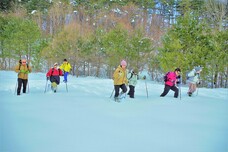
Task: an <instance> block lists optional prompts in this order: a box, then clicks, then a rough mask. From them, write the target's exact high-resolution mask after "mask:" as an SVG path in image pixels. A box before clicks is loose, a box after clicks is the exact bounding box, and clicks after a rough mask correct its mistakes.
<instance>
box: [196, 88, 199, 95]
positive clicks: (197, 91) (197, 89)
mask: <svg viewBox="0 0 228 152" xmlns="http://www.w3.org/2000/svg"><path fill="white" fill-rule="evenodd" d="M198 93H199V87H197V92H196V96H198Z"/></svg>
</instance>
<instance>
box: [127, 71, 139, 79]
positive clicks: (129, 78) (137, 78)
mask: <svg viewBox="0 0 228 152" xmlns="http://www.w3.org/2000/svg"><path fill="white" fill-rule="evenodd" d="M132 76H133V73H132V72H131V76H130V78H128V80H130V79H131V78H132ZM138 79H139V77H138V74H137V80H138Z"/></svg>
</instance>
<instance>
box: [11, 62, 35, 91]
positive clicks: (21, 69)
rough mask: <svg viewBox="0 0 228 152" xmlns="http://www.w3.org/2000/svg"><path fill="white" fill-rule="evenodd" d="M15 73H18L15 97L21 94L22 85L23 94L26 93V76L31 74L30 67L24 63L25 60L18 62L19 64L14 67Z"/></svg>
mask: <svg viewBox="0 0 228 152" xmlns="http://www.w3.org/2000/svg"><path fill="white" fill-rule="evenodd" d="M14 70H15V72H17V73H18V79H17V81H18V87H17V95H20V94H21V86H22V84H23V91H22V92H23V93H26V87H27V83H28V74H29V73H31V72H32V69H31V66H29V65H28V64H27V63H26V60H25V59H22V60H19V64H18V65H17V66H16V67H15V69H14Z"/></svg>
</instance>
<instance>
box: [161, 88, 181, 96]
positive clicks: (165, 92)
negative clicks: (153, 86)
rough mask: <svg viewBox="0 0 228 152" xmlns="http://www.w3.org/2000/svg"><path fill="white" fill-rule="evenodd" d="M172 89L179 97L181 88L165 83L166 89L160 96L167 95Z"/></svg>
mask: <svg viewBox="0 0 228 152" xmlns="http://www.w3.org/2000/svg"><path fill="white" fill-rule="evenodd" d="M170 89H171V90H173V91H174V92H175V93H174V98H177V97H178V92H179V89H178V88H177V87H176V86H175V85H174V86H168V85H165V88H164V91H163V93H162V94H161V95H160V97H164V96H166V95H167V93H168V92H169V90H170Z"/></svg>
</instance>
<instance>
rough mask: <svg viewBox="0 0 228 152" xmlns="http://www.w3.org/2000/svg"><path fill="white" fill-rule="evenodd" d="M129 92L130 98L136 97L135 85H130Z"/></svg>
mask: <svg viewBox="0 0 228 152" xmlns="http://www.w3.org/2000/svg"><path fill="white" fill-rule="evenodd" d="M129 88H130V90H129V92H128V95H129V96H130V98H134V97H135V86H133V85H129Z"/></svg>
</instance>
